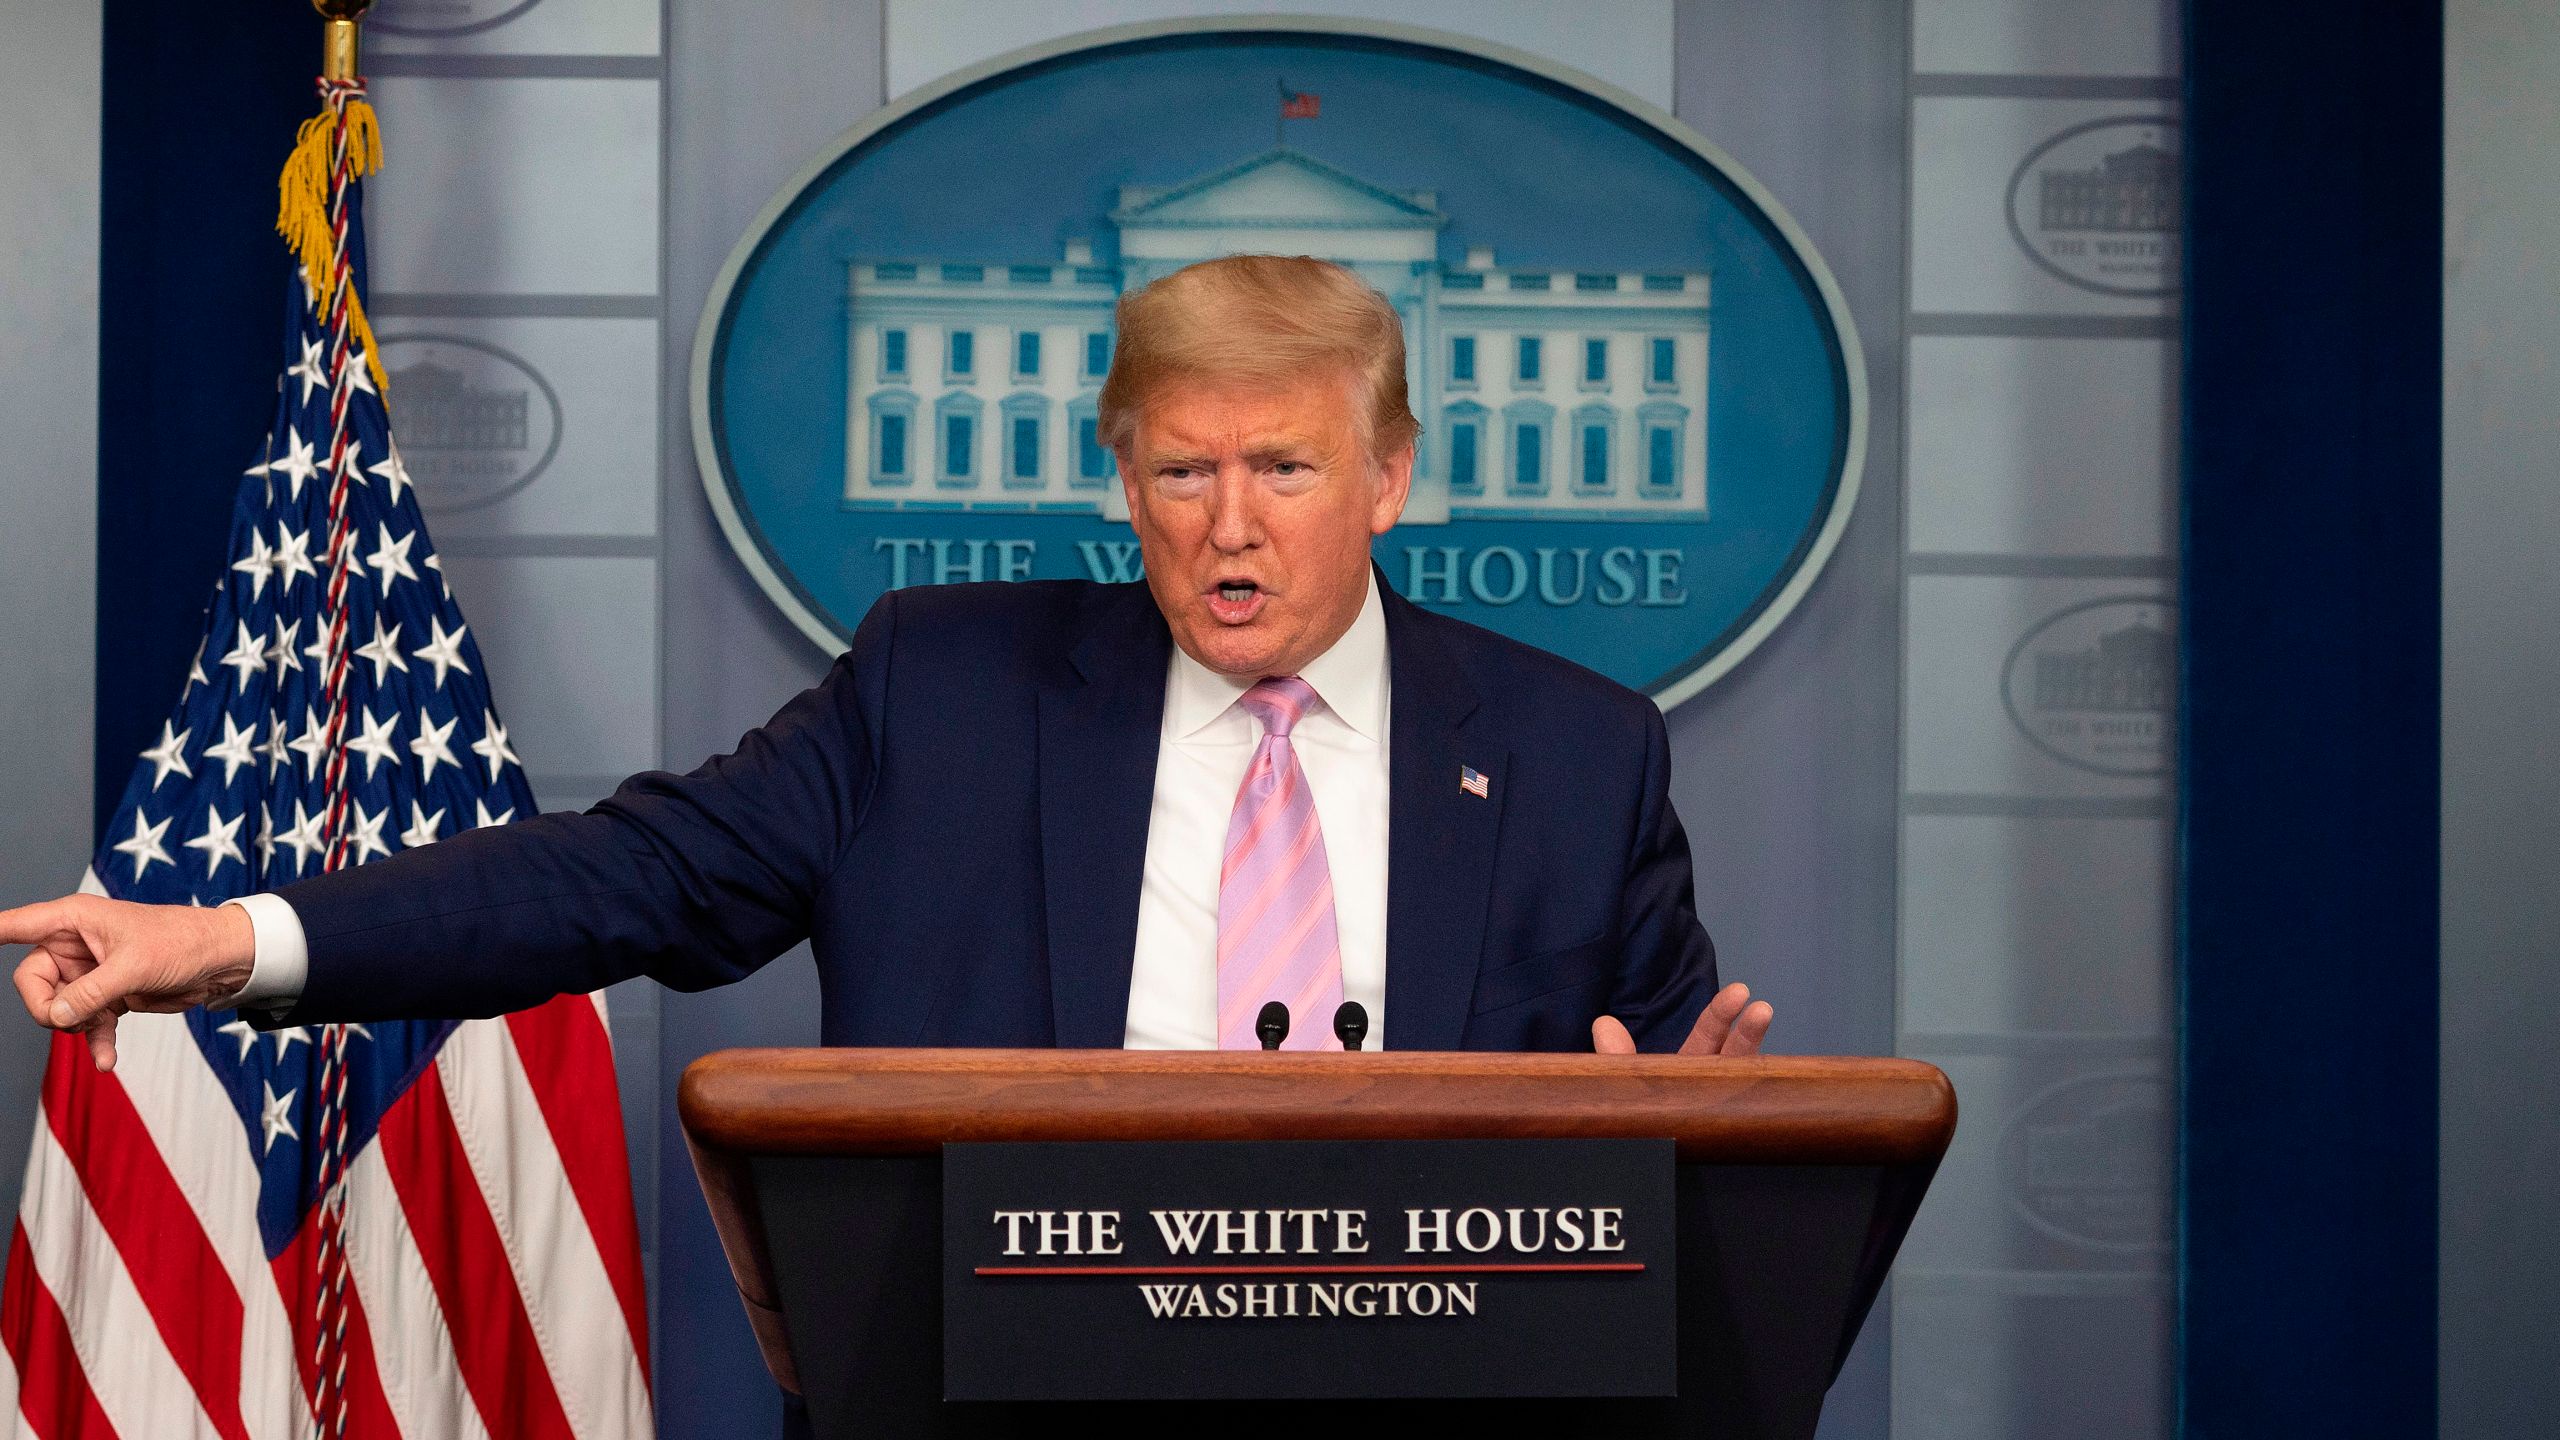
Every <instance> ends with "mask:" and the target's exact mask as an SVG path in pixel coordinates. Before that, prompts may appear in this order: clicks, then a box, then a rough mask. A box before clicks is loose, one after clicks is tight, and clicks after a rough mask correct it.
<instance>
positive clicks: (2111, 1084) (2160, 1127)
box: [2000, 1072, 2169, 1253]
mask: <svg viewBox="0 0 2560 1440" xmlns="http://www.w3.org/2000/svg"><path fill="white" fill-rule="evenodd" d="M2168 1131H2169V1108H2168V1104H2167V1098H2166V1096H2165V1094H2164V1093H2163V1090H2162V1086H2161V1084H2160V1080H2159V1078H2158V1077H2157V1076H2155V1075H2152V1074H2149V1073H2145V1072H2123V1073H2116V1074H2106V1075H2086V1076H2081V1077H2079V1078H2077V1079H2072V1080H2065V1081H2063V1082H2061V1083H2060V1084H2057V1085H2053V1086H2050V1087H2048V1088H2047V1089H2045V1090H2043V1091H2042V1092H2040V1093H2038V1094H2037V1095H2035V1096H2034V1097H2032V1098H2031V1099H2029V1100H2028V1101H2027V1103H2026V1104H2025V1105H2023V1106H2021V1107H2019V1110H2018V1113H2017V1115H2016V1116H2015V1117H2013V1118H2012V1119H2011V1120H2010V1121H2009V1124H2008V1127H2007V1128H2006V1129H2005V1130H2003V1131H2002V1132H2001V1136H2000V1173H2001V1178H2002V1180H2003V1182H2004V1184H2005V1186H2006V1188H2007V1190H2008V1192H2009V1203H2010V1204H2011V1206H2012V1207H2014V1208H2015V1209H2016V1210H2017V1212H2018V1214H2019V1215H2020V1216H2022V1217H2023V1218H2024V1219H2025V1220H2026V1221H2027V1223H2028V1224H2030V1225H2032V1226H2034V1227H2035V1228H2036V1229H2037V1230H2039V1231H2041V1232H2043V1233H2044V1234H2046V1235H2048V1236H2050V1237H2052V1238H2053V1239H2056V1240H2060V1241H2062V1242H2064V1243H2065V1244H2068V1245H2072V1246H2075V1247H2078V1248H2082V1249H2089V1250H2103V1251H2111V1252H2116V1253H2151V1252H2155V1251H2159V1250H2162V1249H2165V1248H2167V1246H2168V1243H2169V1186H2168V1183H2167V1179H2168V1177H2167V1176H2166V1175H2165V1174H2163V1173H2162V1169H2161V1161H2160V1157H2161V1156H2163V1155H2166V1154H2168V1153H2169V1143H2168V1141H2169V1135H2168Z"/></svg>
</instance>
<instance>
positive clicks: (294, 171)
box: [276, 99, 391, 397]
mask: <svg viewBox="0 0 2560 1440" xmlns="http://www.w3.org/2000/svg"><path fill="white" fill-rule="evenodd" d="M346 114H347V162H348V169H349V170H350V171H351V172H352V175H353V176H356V177H361V176H365V175H370V174H372V173H374V172H375V171H377V170H380V169H381V168H382V127H381V125H380V124H379V123H378V122H377V121H376V120H375V119H374V115H373V107H372V106H371V105H368V104H366V103H365V102H364V101H363V100H362V99H354V100H349V101H348V102H347V109H346ZM336 147H337V116H336V115H335V114H334V113H332V112H331V111H329V110H328V109H325V108H324V109H322V110H321V112H320V113H319V114H317V115H314V116H312V117H311V118H310V119H308V120H305V121H303V122H302V133H301V134H300V135H298V136H297V137H295V140H294V145H293V154H292V156H291V157H290V158H289V159H287V160H286V161H285V162H284V174H283V175H282V176H281V177H279V178H278V180H277V182H276V188H277V191H278V197H277V205H276V233H277V234H279V235H282V236H283V237H284V239H285V243H286V244H287V245H290V246H292V247H293V253H294V257H295V258H296V259H298V260H300V261H301V262H302V274H303V278H304V279H306V280H308V281H310V282H311V293H312V294H314V295H316V296H318V297H319V301H318V304H317V306H316V307H315V308H317V309H318V310H319V311H320V313H322V314H324V315H325V314H327V313H328V310H329V306H330V303H331V302H332V301H333V300H334V299H335V298H336V297H335V295H334V294H333V293H332V286H333V284H334V282H335V277H336V275H337V267H338V250H337V244H336V241H335V240H334V238H333V237H332V236H331V234H330V232H329V170H330V167H331V165H332V163H333V161H334V157H335V151H336ZM347 319H348V321H349V322H350V328H351V329H352V330H353V331H354V334H355V339H356V343H357V344H358V346H360V347H361V349H362V351H363V354H364V363H365V368H366V369H367V370H368V371H370V372H371V373H372V375H373V385H374V391H375V393H377V394H380V395H383V396H385V397H388V396H389V395H390V393H391V381H390V378H389V377H388V376H386V375H384V374H383V373H382V358H381V355H380V353H379V351H378V350H377V349H376V348H375V346H374V343H373V326H372V325H371V324H369V323H367V321H366V320H365V315H364V301H363V299H362V298H361V297H360V296H358V295H357V294H355V293H354V288H353V287H352V286H350V287H349V294H348V295H347Z"/></svg>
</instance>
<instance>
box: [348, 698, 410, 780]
mask: <svg viewBox="0 0 2560 1440" xmlns="http://www.w3.org/2000/svg"><path fill="white" fill-rule="evenodd" d="M356 719H357V720H358V721H359V722H361V723H362V724H363V726H364V733H363V734H361V735H358V736H357V737H356V738H354V739H353V740H350V741H348V742H347V750H348V752H349V753H351V754H356V755H361V756H363V757H364V778H365V779H367V780H371V779H372V778H373V772H374V771H375V770H376V769H377V768H379V767H380V766H381V764H382V762H383V761H385V760H391V761H394V762H395V763H396V762H397V760H398V756H397V755H396V754H395V753H394V752H395V751H396V750H397V749H398V748H399V747H398V746H396V745H394V744H393V743H392V732H394V731H396V730H398V729H399V728H400V714H399V712H398V711H396V710H395V711H393V712H392V713H391V714H388V715H375V714H373V713H372V712H370V711H367V712H365V713H362V714H360V715H358V716H357V717H356Z"/></svg>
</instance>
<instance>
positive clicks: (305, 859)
mask: <svg viewBox="0 0 2560 1440" xmlns="http://www.w3.org/2000/svg"><path fill="white" fill-rule="evenodd" d="M325 818H326V817H324V816H320V815H314V814H312V813H310V812H309V811H308V810H306V809H305V808H304V807H303V804H302V802H301V801H299V800H296V801H294V802H293V826H292V828H291V829H288V830H286V831H285V832H284V833H283V834H281V835H279V836H277V837H276V843H277V844H278V845H281V846H283V847H284V848H286V849H287V850H290V851H292V852H293V873H294V874H296V875H300V874H301V873H302V869H303V867H304V866H306V865H308V864H310V863H311V857H312V856H314V855H318V854H320V853H321V852H323V851H325V850H327V849H328V848H329V842H328V841H326V840H323V839H321V838H320V826H321V823H322V821H323V820H324V819H325Z"/></svg>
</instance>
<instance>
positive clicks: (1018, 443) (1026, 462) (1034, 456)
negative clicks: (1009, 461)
mask: <svg viewBox="0 0 2560 1440" xmlns="http://www.w3.org/2000/svg"><path fill="white" fill-rule="evenodd" d="M1013 478H1014V479H1016V480H1037V479H1039V478H1040V421H1039V419H1038V417H1036V416H1031V415H1016V416H1015V417H1013Z"/></svg>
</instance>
